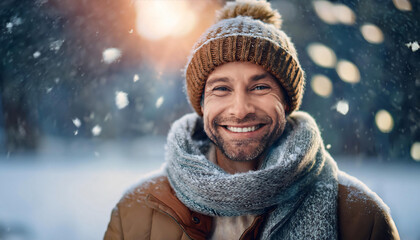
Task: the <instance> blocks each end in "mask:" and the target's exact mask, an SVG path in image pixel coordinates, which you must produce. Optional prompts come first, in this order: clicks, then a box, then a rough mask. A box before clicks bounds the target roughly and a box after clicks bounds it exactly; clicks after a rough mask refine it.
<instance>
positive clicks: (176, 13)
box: [135, 0, 197, 40]
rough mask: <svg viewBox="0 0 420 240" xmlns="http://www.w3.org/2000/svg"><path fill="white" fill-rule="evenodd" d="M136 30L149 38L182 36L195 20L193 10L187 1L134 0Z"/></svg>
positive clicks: (192, 25)
mask: <svg viewBox="0 0 420 240" xmlns="http://www.w3.org/2000/svg"><path fill="white" fill-rule="evenodd" d="M135 6H136V12H137V19H136V30H137V32H138V33H139V34H140V35H141V36H143V37H145V38H148V39H150V40H158V39H161V38H164V37H168V36H178V37H179V36H183V35H185V34H187V33H189V32H190V31H191V30H192V29H193V28H194V26H195V24H196V22H197V16H196V15H195V12H194V11H192V10H191V9H190V5H189V4H188V2H187V1H141V0H138V1H136V2H135Z"/></svg>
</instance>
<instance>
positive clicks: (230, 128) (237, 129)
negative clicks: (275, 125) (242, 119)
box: [225, 124, 262, 133]
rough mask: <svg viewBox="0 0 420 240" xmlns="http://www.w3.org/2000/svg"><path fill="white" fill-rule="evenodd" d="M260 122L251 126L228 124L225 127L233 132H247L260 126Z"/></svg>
mask: <svg viewBox="0 0 420 240" xmlns="http://www.w3.org/2000/svg"><path fill="white" fill-rule="evenodd" d="M261 126H262V125H261V124H260V125H256V126H251V127H230V126H225V128H226V129H227V130H229V131H231V132H235V133H247V132H253V131H255V130H257V129H259V128H261Z"/></svg>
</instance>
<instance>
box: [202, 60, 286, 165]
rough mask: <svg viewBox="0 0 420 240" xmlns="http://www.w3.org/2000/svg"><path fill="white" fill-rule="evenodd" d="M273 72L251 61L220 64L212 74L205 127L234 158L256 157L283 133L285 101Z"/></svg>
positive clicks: (220, 147)
mask: <svg viewBox="0 0 420 240" xmlns="http://www.w3.org/2000/svg"><path fill="white" fill-rule="evenodd" d="M284 99H285V98H284V96H283V91H282V89H281V88H280V86H279V84H278V83H277V82H276V81H275V79H274V78H273V76H271V75H270V74H269V73H268V72H266V71H265V70H264V69H263V68H262V67H260V66H258V65H256V64H252V63H248V62H231V63H226V64H223V65H222V66H219V67H217V68H216V69H215V70H214V71H213V72H212V73H211V74H210V76H209V77H208V79H207V82H206V86H205V89H204V102H203V105H202V112H203V119H204V130H205V132H206V134H207V135H208V136H209V138H210V139H211V140H212V141H213V142H214V143H215V144H216V146H217V147H218V148H219V149H220V150H221V151H222V153H223V154H224V155H225V156H226V157H228V158H229V159H231V160H233V161H252V160H255V159H257V158H259V157H260V156H262V154H264V153H265V152H266V150H268V148H269V147H270V146H271V145H272V144H273V143H274V141H275V140H277V139H278V138H279V137H280V136H281V134H282V133H283V130H284V127H285V124H286V118H285V108H284V106H285V104H284V103H285V101H284Z"/></svg>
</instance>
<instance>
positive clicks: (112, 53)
mask: <svg viewBox="0 0 420 240" xmlns="http://www.w3.org/2000/svg"><path fill="white" fill-rule="evenodd" d="M121 55H122V54H121V51H120V50H119V49H118V48H108V49H105V50H104V51H103V52H102V60H103V61H104V62H105V63H107V64H110V63H113V62H115V61H116V60H118V59H119V58H120V57H121Z"/></svg>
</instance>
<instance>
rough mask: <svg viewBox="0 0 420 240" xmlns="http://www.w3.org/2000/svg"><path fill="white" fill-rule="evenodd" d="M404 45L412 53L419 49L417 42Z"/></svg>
mask: <svg viewBox="0 0 420 240" xmlns="http://www.w3.org/2000/svg"><path fill="white" fill-rule="evenodd" d="M405 45H406V46H407V47H408V48H411V51H413V52H415V51H417V50H419V48H420V46H419V43H418V42H417V41H415V42H409V43H407V44H405Z"/></svg>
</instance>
